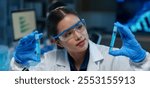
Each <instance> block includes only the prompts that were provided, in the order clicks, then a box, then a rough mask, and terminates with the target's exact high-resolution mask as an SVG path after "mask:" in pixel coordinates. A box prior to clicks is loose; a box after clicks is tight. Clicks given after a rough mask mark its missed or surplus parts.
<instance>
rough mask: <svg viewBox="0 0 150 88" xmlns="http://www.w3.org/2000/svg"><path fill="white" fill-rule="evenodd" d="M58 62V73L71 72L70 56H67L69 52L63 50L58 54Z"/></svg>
mask: <svg viewBox="0 0 150 88" xmlns="http://www.w3.org/2000/svg"><path fill="white" fill-rule="evenodd" d="M56 56H57V58H56V59H57V60H56V65H57V67H56V69H57V70H58V71H61V70H63V71H70V66H69V62H68V56H67V51H66V50H65V49H63V51H62V52H61V53H60V52H59V53H57V55H56Z"/></svg>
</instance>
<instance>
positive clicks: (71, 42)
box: [63, 39, 75, 49]
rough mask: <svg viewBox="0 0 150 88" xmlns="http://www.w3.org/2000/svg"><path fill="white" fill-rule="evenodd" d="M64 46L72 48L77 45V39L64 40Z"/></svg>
mask: <svg viewBox="0 0 150 88" xmlns="http://www.w3.org/2000/svg"><path fill="white" fill-rule="evenodd" d="M63 46H64V48H66V49H71V48H73V47H75V41H74V40H73V39H71V40H69V41H67V42H63Z"/></svg>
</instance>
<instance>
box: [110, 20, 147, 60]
mask: <svg viewBox="0 0 150 88" xmlns="http://www.w3.org/2000/svg"><path fill="white" fill-rule="evenodd" d="M115 26H116V27H117V30H118V32H119V34H120V36H121V39H122V47H121V49H119V50H111V51H109V54H111V55H113V56H119V55H123V56H127V57H129V58H130V59H131V61H132V62H136V63H137V62H141V61H143V60H144V59H145V57H146V51H145V50H144V49H143V48H142V47H141V46H140V44H139V43H138V41H137V40H136V39H135V37H134V35H133V34H132V32H131V31H130V29H129V28H128V27H127V26H124V25H122V24H120V23H119V22H116V23H115Z"/></svg>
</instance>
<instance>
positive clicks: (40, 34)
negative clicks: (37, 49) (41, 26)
mask: <svg viewBox="0 0 150 88" xmlns="http://www.w3.org/2000/svg"><path fill="white" fill-rule="evenodd" d="M42 37H43V33H39V34H36V35H35V39H36V40H37V39H41V38H42Z"/></svg>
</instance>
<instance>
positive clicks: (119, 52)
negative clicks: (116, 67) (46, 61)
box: [109, 50, 123, 56]
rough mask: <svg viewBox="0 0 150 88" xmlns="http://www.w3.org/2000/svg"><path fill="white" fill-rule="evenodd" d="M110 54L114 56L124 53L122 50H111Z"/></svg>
mask: <svg viewBox="0 0 150 88" xmlns="http://www.w3.org/2000/svg"><path fill="white" fill-rule="evenodd" d="M109 54H110V55H113V56H120V55H123V53H122V50H111V51H109Z"/></svg>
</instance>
